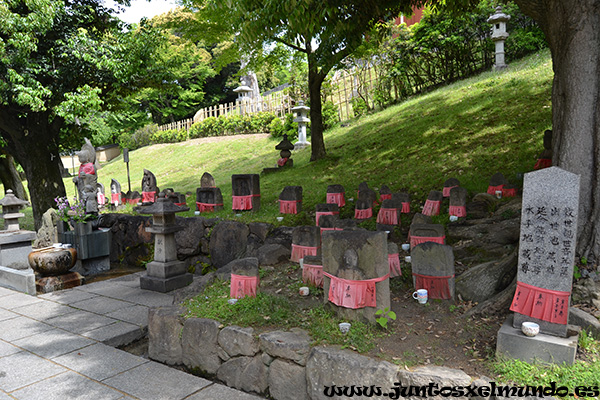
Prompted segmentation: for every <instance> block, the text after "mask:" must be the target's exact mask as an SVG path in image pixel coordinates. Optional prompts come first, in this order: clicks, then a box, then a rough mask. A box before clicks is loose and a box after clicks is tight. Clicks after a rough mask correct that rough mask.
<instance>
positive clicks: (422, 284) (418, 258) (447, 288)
mask: <svg viewBox="0 0 600 400" xmlns="http://www.w3.org/2000/svg"><path fill="white" fill-rule="evenodd" d="M410 256H411V266H412V274H413V284H414V285H415V289H427V291H428V296H429V298H430V299H442V300H449V299H454V271H455V270H454V253H453V252H452V247H451V246H446V245H444V244H439V243H433V242H426V243H422V244H419V245H418V246H415V247H414V248H413V249H412V250H411V251H410Z"/></svg>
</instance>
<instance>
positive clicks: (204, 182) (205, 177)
mask: <svg viewBox="0 0 600 400" xmlns="http://www.w3.org/2000/svg"><path fill="white" fill-rule="evenodd" d="M200 187H201V188H214V187H217V185H216V183H215V178H213V176H212V175H211V174H209V173H208V172H205V173H203V174H202V177H201V178H200Z"/></svg>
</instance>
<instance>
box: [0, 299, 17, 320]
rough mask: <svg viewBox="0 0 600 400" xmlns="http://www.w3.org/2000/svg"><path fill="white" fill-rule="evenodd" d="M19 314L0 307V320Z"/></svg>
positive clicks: (0, 301)
mask: <svg viewBox="0 0 600 400" xmlns="http://www.w3.org/2000/svg"><path fill="white" fill-rule="evenodd" d="M0 304H2V299H1V298H0ZM18 316H19V314H15V313H14V312H12V311H8V310H5V309H3V308H0V321H4V320H5V319H11V318H15V317H18Z"/></svg>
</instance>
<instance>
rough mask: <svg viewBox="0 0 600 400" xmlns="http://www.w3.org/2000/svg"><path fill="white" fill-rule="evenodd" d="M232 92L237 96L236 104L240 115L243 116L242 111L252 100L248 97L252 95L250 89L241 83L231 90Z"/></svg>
mask: <svg viewBox="0 0 600 400" xmlns="http://www.w3.org/2000/svg"><path fill="white" fill-rule="evenodd" d="M233 91H234V92H235V93H237V95H238V97H237V99H236V102H237V103H238V105H239V107H240V115H244V110H245V109H246V108H247V107H248V104H250V101H251V100H252V97H251V96H250V93H252V88H251V87H248V86H246V85H245V84H244V82H243V81H242V85H241V86H238V87H236V88H235V89H233Z"/></svg>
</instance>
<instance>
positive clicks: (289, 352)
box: [258, 330, 310, 365]
mask: <svg viewBox="0 0 600 400" xmlns="http://www.w3.org/2000/svg"><path fill="white" fill-rule="evenodd" d="M258 338H259V341H260V349H261V350H262V351H264V352H265V353H267V354H269V355H271V356H273V357H280V358H285V359H287V360H291V361H294V362H295V363H297V364H300V365H306V358H307V357H308V353H309V351H310V337H309V336H308V334H307V333H306V332H304V331H300V330H298V331H296V332H282V331H274V332H267V333H263V334H260V335H259V336H258Z"/></svg>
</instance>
